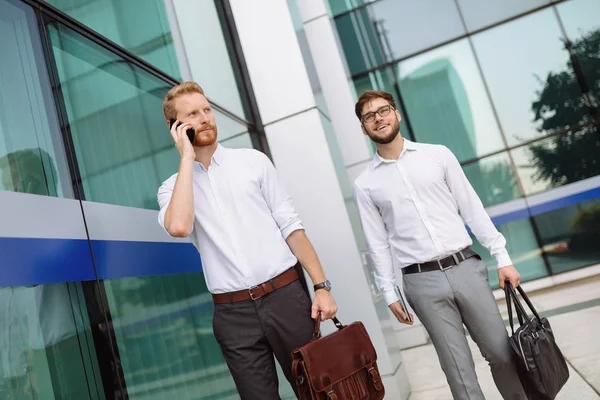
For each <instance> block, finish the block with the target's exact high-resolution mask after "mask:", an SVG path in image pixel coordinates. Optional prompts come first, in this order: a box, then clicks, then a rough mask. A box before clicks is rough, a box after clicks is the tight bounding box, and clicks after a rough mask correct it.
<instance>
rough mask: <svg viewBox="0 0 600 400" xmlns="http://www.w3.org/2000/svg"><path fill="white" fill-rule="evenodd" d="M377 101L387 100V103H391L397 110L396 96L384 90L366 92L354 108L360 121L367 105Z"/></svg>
mask: <svg viewBox="0 0 600 400" xmlns="http://www.w3.org/2000/svg"><path fill="white" fill-rule="evenodd" d="M375 99H384V100H387V102H388V103H390V104H391V106H392V107H394V109H396V102H395V101H394V96H392V94H391V93H389V92H384V91H383V90H365V91H364V92H363V94H361V95H360V97H359V98H358V101H357V102H356V106H354V112H355V113H356V117H357V118H358V119H359V120H361V116H362V110H363V107H364V106H365V104H367V103H369V102H370V101H371V100H375Z"/></svg>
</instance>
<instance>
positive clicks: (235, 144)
mask: <svg viewBox="0 0 600 400" xmlns="http://www.w3.org/2000/svg"><path fill="white" fill-rule="evenodd" d="M219 143H221V144H222V145H223V146H225V147H228V148H230V149H252V148H253V146H252V139H251V138H250V134H249V133H242V134H241V135H237V136H234V137H232V138H229V139H226V140H219Z"/></svg>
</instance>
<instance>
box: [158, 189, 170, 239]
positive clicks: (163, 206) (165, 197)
mask: <svg viewBox="0 0 600 400" xmlns="http://www.w3.org/2000/svg"><path fill="white" fill-rule="evenodd" d="M173 182H174V180H173V179H169V180H166V181H165V182H163V184H162V185H161V186H160V187H159V188H158V193H157V195H156V199H157V201H158V206H159V207H160V211H159V212H158V223H159V225H160V226H162V228H163V229H164V231H165V232H166V233H167V235H169V236H171V234H170V233H169V231H167V228H166V227H165V216H166V214H167V209H168V208H169V204H171V197H172V196H173V189H174V184H173Z"/></svg>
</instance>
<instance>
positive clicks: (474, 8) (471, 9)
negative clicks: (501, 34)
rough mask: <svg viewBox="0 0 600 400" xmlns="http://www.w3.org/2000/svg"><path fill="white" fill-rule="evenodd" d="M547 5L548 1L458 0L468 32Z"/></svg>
mask: <svg viewBox="0 0 600 400" xmlns="http://www.w3.org/2000/svg"><path fill="white" fill-rule="evenodd" d="M547 4H550V0H502V1H481V0H458V5H459V7H460V11H461V12H462V15H463V18H464V19H465V23H466V24H467V29H468V30H469V31H474V30H477V29H481V28H483V27H485V26H488V25H493V24H495V23H496V22H500V21H502V20H504V19H507V18H510V17H513V16H515V15H519V14H522V13H524V12H527V11H529V10H532V9H534V8H537V7H541V6H543V5H547Z"/></svg>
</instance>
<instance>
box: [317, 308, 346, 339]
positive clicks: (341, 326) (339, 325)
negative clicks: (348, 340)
mask: <svg viewBox="0 0 600 400" xmlns="http://www.w3.org/2000/svg"><path fill="white" fill-rule="evenodd" d="M331 320H332V321H333V323H334V324H335V326H336V328H338V329H340V330H341V329H342V328H343V327H344V325H342V323H341V322H340V321H339V320H338V319H337V318H336V317H333V318H332V319H331ZM320 328H321V311H319V313H318V314H317V321H316V322H315V329H314V330H313V333H312V339H311V341H312V340H316V339H318V338H319V329H320Z"/></svg>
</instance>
